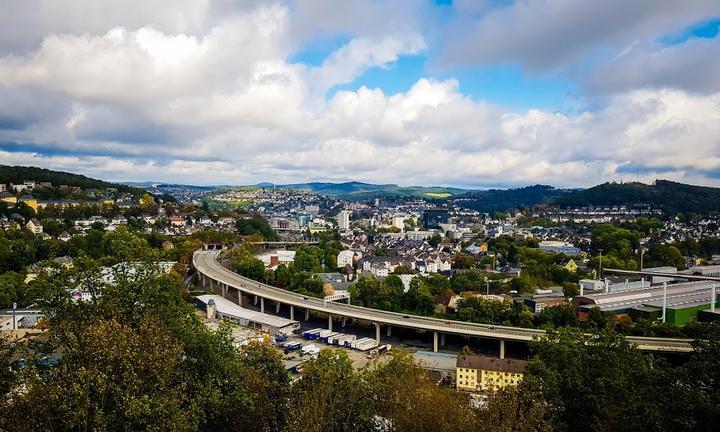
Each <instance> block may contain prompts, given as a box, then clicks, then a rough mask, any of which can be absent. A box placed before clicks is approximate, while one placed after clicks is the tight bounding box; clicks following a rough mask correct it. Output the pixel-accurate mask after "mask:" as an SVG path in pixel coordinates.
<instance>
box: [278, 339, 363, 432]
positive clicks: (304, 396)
mask: <svg viewBox="0 0 720 432" xmlns="http://www.w3.org/2000/svg"><path fill="white" fill-rule="evenodd" d="M369 390H370V389H369V388H368V385H367V383H366V381H365V380H362V379H361V378H360V377H359V376H358V375H357V374H356V373H355V372H354V371H353V367H352V363H351V362H350V359H349V358H348V356H347V353H346V352H345V351H342V350H323V351H320V354H319V356H318V358H317V360H315V361H313V362H310V363H309V364H307V367H306V369H305V372H304V374H303V378H302V379H301V380H300V381H298V383H297V384H296V385H295V386H294V388H293V392H292V394H291V398H290V409H289V410H290V412H292V413H293V415H291V416H290V417H289V419H288V423H287V425H286V429H285V430H287V431H291V432H294V431H297V432H322V431H338V432H342V431H348V432H350V431H370V430H374V427H373V425H374V423H373V420H374V419H373V409H372V399H371V392H370V391H369Z"/></svg>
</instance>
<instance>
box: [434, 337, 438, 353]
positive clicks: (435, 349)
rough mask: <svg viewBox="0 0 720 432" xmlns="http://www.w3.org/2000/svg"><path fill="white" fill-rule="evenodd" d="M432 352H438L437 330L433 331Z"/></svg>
mask: <svg viewBox="0 0 720 432" xmlns="http://www.w3.org/2000/svg"><path fill="white" fill-rule="evenodd" d="M433 352H438V332H433Z"/></svg>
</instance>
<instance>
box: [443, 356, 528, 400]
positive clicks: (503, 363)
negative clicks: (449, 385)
mask: <svg viewBox="0 0 720 432" xmlns="http://www.w3.org/2000/svg"><path fill="white" fill-rule="evenodd" d="M526 365H527V362H526V361H525V360H516V359H499V358H493V357H484V356H477V355H472V356H466V355H458V357H457V363H456V368H455V372H456V374H457V375H456V385H457V389H458V390H465V391H497V390H499V389H501V388H503V387H506V386H510V385H517V384H518V383H519V382H520V381H521V380H522V377H523V373H524V372H525V366H526Z"/></svg>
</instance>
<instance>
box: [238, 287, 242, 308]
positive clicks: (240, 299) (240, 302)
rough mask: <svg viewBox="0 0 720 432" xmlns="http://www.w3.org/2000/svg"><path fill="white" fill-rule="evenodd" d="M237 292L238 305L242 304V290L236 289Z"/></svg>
mask: <svg viewBox="0 0 720 432" xmlns="http://www.w3.org/2000/svg"><path fill="white" fill-rule="evenodd" d="M237 293H238V305H240V306H242V291H240V290H237Z"/></svg>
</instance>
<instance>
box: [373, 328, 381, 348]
mask: <svg viewBox="0 0 720 432" xmlns="http://www.w3.org/2000/svg"><path fill="white" fill-rule="evenodd" d="M374 324H375V343H377V344H378V345H380V323H374Z"/></svg>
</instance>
